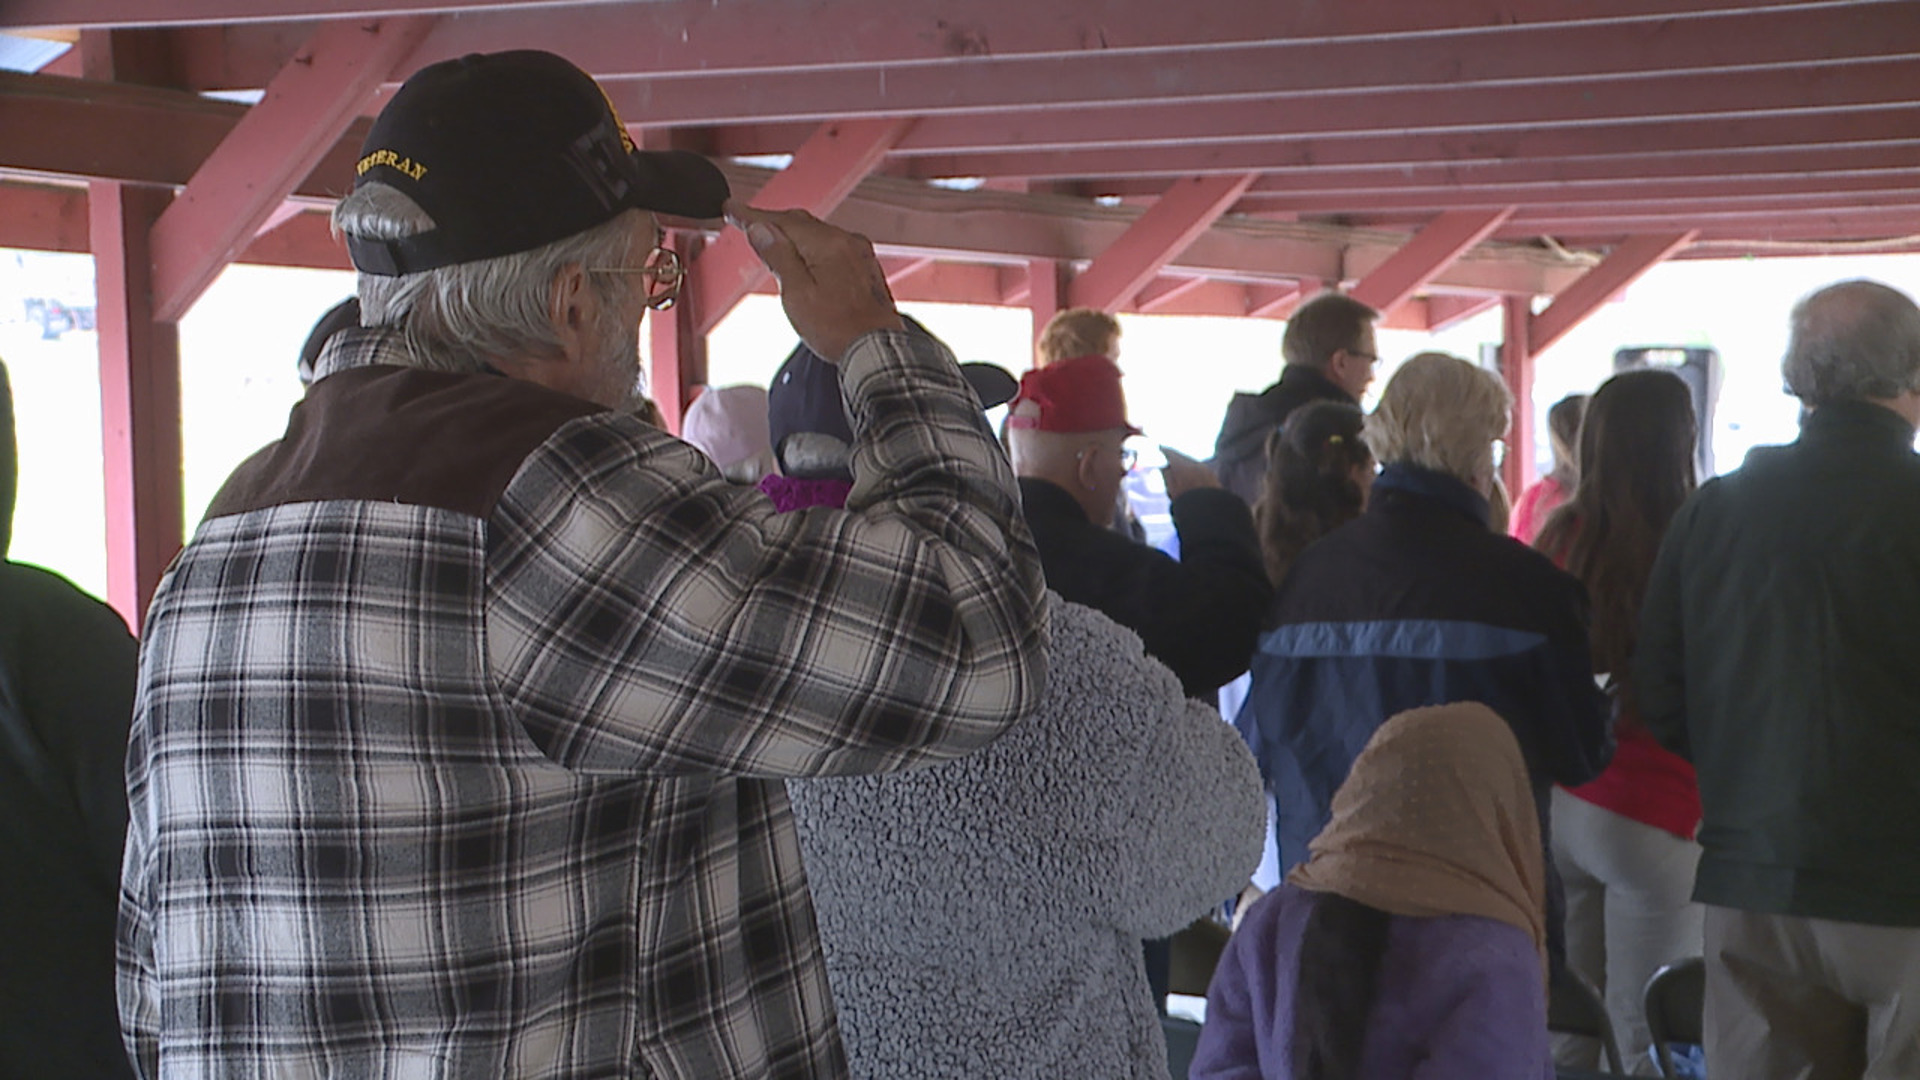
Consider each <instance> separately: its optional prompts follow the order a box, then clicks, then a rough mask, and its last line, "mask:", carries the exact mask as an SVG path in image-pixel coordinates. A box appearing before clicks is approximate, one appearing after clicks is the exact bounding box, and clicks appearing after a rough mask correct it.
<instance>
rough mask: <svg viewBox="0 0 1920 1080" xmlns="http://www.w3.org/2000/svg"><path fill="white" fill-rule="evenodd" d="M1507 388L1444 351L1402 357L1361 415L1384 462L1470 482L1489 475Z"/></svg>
mask: <svg viewBox="0 0 1920 1080" xmlns="http://www.w3.org/2000/svg"><path fill="white" fill-rule="evenodd" d="M1512 411H1513V394H1512V393H1511V392H1509V391H1508V390H1507V386H1506V384H1505V383H1503V382H1501V381H1500V379H1499V378H1498V377H1497V376H1495V375H1494V374H1493V373H1492V372H1490V371H1487V370H1485V369H1483V368H1480V367H1478V366H1476V365H1474V364H1470V363H1468V362H1467V361H1465V360H1462V359H1460V358H1459V357H1457V356H1449V355H1447V354H1446V353H1437V352H1426V353H1421V354H1419V355H1418V356H1415V357H1413V358H1412V359H1410V360H1408V361H1407V362H1406V363H1405V364H1402V365H1401V366H1400V370H1399V371H1396V372H1394V373H1393V378H1391V379H1389V380H1388V381H1387V388H1386V389H1385V390H1384V391H1382V392H1381V394H1380V405H1379V407H1377V408H1375V409H1374V410H1373V415H1372V416H1369V417H1367V427H1366V440H1367V445H1368V446H1369V447H1371V448H1372V449H1373V456H1374V457H1375V458H1377V459H1378V460H1379V461H1380V464H1382V465H1392V464H1395V463H1397V462H1406V463H1407V464H1410V465H1418V466H1420V467H1421V468H1424V469H1433V470H1436V471H1438V472H1443V473H1446V474H1447V475H1449V476H1452V477H1454V478H1456V479H1458V480H1461V481H1463V482H1465V483H1468V484H1476V485H1477V484H1480V483H1483V482H1485V481H1486V480H1489V479H1491V478H1492V476H1493V442H1494V440H1495V439H1498V438H1500V437H1501V436H1503V435H1505V434H1506V433H1507V425H1508V421H1509V419H1510V417H1511V415H1512Z"/></svg>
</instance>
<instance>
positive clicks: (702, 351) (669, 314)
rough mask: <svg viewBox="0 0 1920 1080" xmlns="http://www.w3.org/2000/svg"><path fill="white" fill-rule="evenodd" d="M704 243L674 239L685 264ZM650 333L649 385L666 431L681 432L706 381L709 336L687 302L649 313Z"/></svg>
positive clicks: (698, 251)
mask: <svg viewBox="0 0 1920 1080" xmlns="http://www.w3.org/2000/svg"><path fill="white" fill-rule="evenodd" d="M702 243H703V241H702V240H701V239H700V238H699V237H697V236H693V237H683V238H679V239H676V240H674V241H672V244H673V246H674V248H675V250H677V251H678V252H679V253H680V258H681V261H683V262H686V263H691V262H692V261H693V259H694V257H695V256H697V255H698V254H699V253H700V247H701V245H702ZM647 333H648V335H649V337H648V344H649V345H650V346H651V349H652V365H651V368H652V370H651V371H650V372H649V374H648V377H647V387H648V389H649V390H650V391H651V392H652V396H653V403H654V404H655V405H658V406H660V415H661V416H663V417H665V418H666V421H667V430H668V431H671V432H673V433H674V434H675V435H678V434H680V422H681V420H683V419H684V418H685V417H686V415H687V406H689V405H691V404H693V398H694V394H695V392H696V388H697V387H700V386H703V385H705V384H706V381H707V335H706V334H705V333H704V332H703V331H701V330H700V329H699V327H698V326H697V325H695V319H694V313H693V308H692V305H690V304H684V303H681V304H675V305H674V306H673V307H671V308H668V309H667V310H665V311H652V312H648V313H647Z"/></svg>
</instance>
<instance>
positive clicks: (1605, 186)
mask: <svg viewBox="0 0 1920 1080" xmlns="http://www.w3.org/2000/svg"><path fill="white" fill-rule="evenodd" d="M1916 161H1920V140H1914V139H1906V140H1903V139H1899V138H1892V139H1886V140H1875V141H1872V142H1852V143H1840V144H1834V145H1812V146H1799V147H1794V146H1787V147H1780V146H1746V147H1725V148H1714V147H1707V148H1703V149H1702V152H1700V153H1698V154H1694V155H1690V156H1689V155H1685V154H1681V153H1675V152H1671V151H1669V152H1666V153H1652V154H1640V153H1617V154H1608V155H1606V156H1601V157H1572V158H1568V157H1559V158H1540V159H1534V160H1512V161H1462V162H1426V163H1400V164H1395V163H1388V164H1372V165H1334V166H1328V167H1324V168H1317V167H1306V168H1297V169H1289V170H1284V171H1280V172H1273V173H1268V174H1266V175H1265V176H1263V177H1262V178H1261V179H1260V180H1259V181H1257V182H1256V183H1255V184H1254V185H1253V187H1251V188H1249V189H1248V190H1247V194H1246V196H1245V197H1244V198H1243V199H1242V200H1241V206H1242V207H1245V208H1247V211H1246V212H1249V213H1261V212H1265V211H1267V210H1278V211H1283V212H1288V213H1293V214H1296V215H1297V214H1298V213H1299V212H1300V205H1299V204H1289V203H1288V202H1287V201H1286V200H1288V199H1289V198H1292V197H1294V196H1296V195H1297V196H1298V198H1299V200H1300V202H1302V203H1310V204H1312V205H1324V204H1325V203H1326V202H1329V201H1332V202H1345V203H1348V204H1351V205H1366V204H1367V203H1368V202H1369V201H1370V200H1371V199H1372V198H1373V197H1375V196H1379V197H1381V198H1382V199H1383V200H1384V199H1387V198H1390V197H1392V196H1393V195H1394V194H1395V193H1396V192H1401V191H1406V192H1410V193H1414V194H1419V193H1422V192H1432V193H1439V192H1475V191H1488V192H1491V193H1492V197H1490V198H1489V201H1488V205H1489V206H1508V205H1512V204H1514V203H1522V204H1524V203H1528V202H1532V201H1534V200H1535V199H1536V198H1538V197H1539V195H1540V193H1541V192H1542V191H1547V192H1552V191H1555V190H1564V191H1566V192H1567V193H1568V194H1569V197H1574V196H1575V193H1577V192H1580V191H1582V190H1593V191H1597V192H1600V193H1601V194H1602V195H1604V194H1605V193H1607V192H1611V191H1615V190H1622V189H1624V188H1626V187H1630V186H1634V185H1641V184H1659V185H1681V186H1682V187H1685V188H1691V189H1693V190H1695V191H1698V190H1700V189H1703V188H1704V189H1709V190H1711V189H1714V188H1717V187H1718V186H1720V185H1723V184H1739V183H1744V182H1747V181H1749V180H1751V181H1753V182H1756V183H1768V182H1783V181H1784V182H1793V181H1796V180H1798V178H1800V177H1802V176H1806V177H1809V178H1810V179H1809V182H1810V183H1814V184H1818V183H1819V178H1820V177H1821V176H1828V177H1833V178H1836V179H1839V178H1844V177H1848V176H1856V175H1861V174H1871V173H1876V172H1888V171H1891V172H1898V171H1902V170H1908V169H1912V168H1914V163H1915V162H1916ZM1084 184H1085V185H1086V186H1087V187H1088V189H1089V191H1088V193H1089V194H1097V195H1107V194H1112V195H1134V194H1142V193H1146V192H1151V191H1156V190H1159V189H1160V188H1161V187H1163V186H1164V185H1165V181H1163V180H1158V179H1155V178H1153V177H1147V176H1142V177H1100V178H1095V179H1091V180H1088V181H1084ZM1342 195H1347V196H1348V197H1347V198H1346V199H1344V200H1343V199H1341V198H1340V196H1342ZM1676 197H1680V196H1679V195H1678V194H1676Z"/></svg>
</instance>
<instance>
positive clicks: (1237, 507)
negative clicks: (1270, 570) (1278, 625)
mask: <svg viewBox="0 0 1920 1080" xmlns="http://www.w3.org/2000/svg"><path fill="white" fill-rule="evenodd" d="M1172 511H1173V525H1174V529H1175V530H1176V531H1177V532H1178V533H1179V535H1180V559H1179V561H1177V562H1176V561H1174V560H1173V559H1170V558H1167V557H1166V556H1164V555H1163V556H1160V557H1159V558H1157V559H1154V560H1151V561H1146V562H1144V563H1143V570H1144V571H1145V572H1144V573H1142V574H1141V579H1142V580H1141V581H1140V583H1139V586H1140V592H1139V593H1138V594H1137V595H1139V596H1140V598H1141V599H1142V601H1143V602H1144V606H1145V608H1146V610H1145V611H1144V612H1143V613H1142V617H1141V621H1140V623H1139V625H1138V626H1137V627H1136V629H1137V630H1138V631H1139V633H1140V638H1141V640H1142V641H1143V642H1144V643H1145V644H1146V646H1147V651H1148V652H1149V653H1152V654H1153V655H1154V656H1156V657H1159V658H1160V660H1161V662H1162V663H1165V664H1166V665H1167V666H1168V667H1170V668H1172V669H1173V671H1174V674H1175V675H1178V676H1179V677H1180V685H1181V687H1182V688H1183V689H1184V690H1185V691H1186V693H1187V696H1189V697H1209V696H1211V695H1212V694H1213V693H1214V692H1216V691H1218V690H1219V689H1220V687H1221V686H1223V685H1225V684H1226V683H1228V682H1231V681H1232V680H1233V679H1234V678H1236V677H1238V676H1239V674H1240V673H1241V672H1243V671H1245V670H1247V662H1248V661H1249V660H1250V659H1252V657H1253V649H1254V646H1255V644H1257V642H1258V641H1259V637H1260V623H1261V619H1262V618H1263V617H1264V616H1265V615H1266V611H1267V607H1268V606H1269V605H1270V604H1271V603H1272V601H1273V586H1272V585H1271V584H1269V583H1268V581H1267V571H1266V566H1265V564H1264V563H1263V562H1262V561H1261V558H1260V539H1259V537H1258V536H1257V535H1256V534H1255V533H1254V530H1253V515H1252V513H1251V512H1250V511H1249V510H1248V509H1247V504H1246V503H1244V502H1241V501H1240V497H1239V496H1237V495H1235V494H1233V493H1232V492H1230V491H1225V490H1222V489H1218V488H1202V489H1200V490H1197V491H1189V492H1186V493H1184V494H1182V495H1181V496H1180V497H1179V498H1177V499H1175V500H1174V501H1173V506H1172ZM1122 621H1125V620H1122Z"/></svg>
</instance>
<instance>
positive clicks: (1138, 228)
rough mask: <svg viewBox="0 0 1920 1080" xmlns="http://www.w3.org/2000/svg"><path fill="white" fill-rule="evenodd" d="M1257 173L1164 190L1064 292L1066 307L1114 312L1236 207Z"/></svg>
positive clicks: (1199, 178)
mask: <svg viewBox="0 0 1920 1080" xmlns="http://www.w3.org/2000/svg"><path fill="white" fill-rule="evenodd" d="M1257 179H1259V174H1257V173H1246V174H1244V175H1241V176H1196V177H1190V178H1188V179H1185V180H1182V181H1180V182H1178V183H1176V184H1174V185H1173V186H1172V187H1170V188H1168V189H1167V190H1166V192H1165V193H1164V194H1162V195H1161V196H1160V198H1159V199H1158V200H1156V201H1155V202H1154V204H1153V205H1152V206H1150V207H1148V208H1147V212H1146V213H1144V214H1142V215H1140V217H1139V219H1138V220H1136V221H1135V222H1134V223H1133V224H1132V225H1131V226H1129V227H1128V228H1127V231H1126V232H1125V233H1124V234H1122V235H1121V237H1120V239H1118V240H1116V241H1114V243H1113V245H1112V246H1111V247H1109V248H1107V249H1106V250H1105V251H1103V252H1101V253H1100V255H1099V257H1097V258H1095V259H1094V260H1093V265H1091V266H1089V267H1087V269H1086V271H1085V272H1084V273H1082V274H1080V275H1079V276H1078V277H1076V278H1075V279H1074V280H1073V282H1072V284H1071V286H1070V287H1069V288H1068V294H1067V295H1068V306H1070V307H1090V308H1098V309H1100V310H1101V311H1106V312H1113V311H1118V310H1119V309H1120V308H1121V306H1122V305H1124V304H1125V303H1126V302H1127V301H1128V300H1130V299H1132V298H1133V295H1134V294H1135V293H1137V292H1139V291H1140V290H1141V289H1142V288H1143V287H1145V286H1146V285H1147V283H1148V282H1150V281H1152V280H1153V279H1154V277H1155V276H1156V275H1158V274H1159V273H1160V271H1161V269H1162V268H1164V267H1165V266H1166V265H1167V264H1168V263H1170V262H1172V261H1173V260H1174V259H1175V258H1176V257H1178V256H1179V254H1180V253H1181V252H1183V251H1185V250H1186V249H1187V245H1189V244H1191V243H1193V241H1194V239H1195V238H1196V237H1198V236H1199V235H1200V234H1201V233H1204V232H1206V231H1207V229H1208V228H1210V227H1211V226H1212V225H1213V223H1214V222H1215V221H1218V220H1219V219H1220V215H1222V214H1224V213H1226V212H1227V209H1228V208H1229V207H1231V206H1232V205H1233V204H1234V203H1235V202H1237V201H1238V200H1239V198H1240V196H1241V195H1242V194H1244V193H1245V192H1246V190H1247V188H1248V187H1249V186H1251V185H1252V184H1253V182H1254V181H1255V180H1257Z"/></svg>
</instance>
